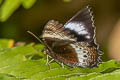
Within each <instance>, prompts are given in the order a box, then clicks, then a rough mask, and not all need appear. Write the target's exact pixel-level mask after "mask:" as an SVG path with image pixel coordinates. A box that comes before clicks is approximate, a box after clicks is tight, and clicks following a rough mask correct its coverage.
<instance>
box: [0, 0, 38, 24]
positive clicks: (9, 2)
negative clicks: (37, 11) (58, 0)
mask: <svg viewBox="0 0 120 80" xmlns="http://www.w3.org/2000/svg"><path fill="white" fill-rule="evenodd" d="M35 2H36V0H4V2H3V4H2V6H1V7H0V21H1V22H4V21H6V20H7V19H8V18H9V17H10V16H11V15H12V14H13V12H15V10H17V9H18V8H19V7H20V5H23V7H24V8H26V9H29V8H31V7H32V5H33V4H34V3H35ZM0 3H2V0H0Z"/></svg>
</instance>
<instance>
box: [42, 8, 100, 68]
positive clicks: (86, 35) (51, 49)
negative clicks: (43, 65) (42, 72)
mask: <svg viewBox="0 0 120 80" xmlns="http://www.w3.org/2000/svg"><path fill="white" fill-rule="evenodd" d="M42 40H43V43H44V44H45V46H46V49H45V51H46V53H47V55H49V56H50V57H51V58H52V59H54V60H55V61H57V62H61V63H63V64H66V65H68V66H70V67H76V66H79V67H83V68H85V67H91V68H92V67H96V66H98V64H100V63H101V62H102V61H101V55H102V52H101V51H100V50H99V46H98V44H97V43H96V38H95V26H94V21H93V15H92V11H91V8H89V7H88V6H87V7H85V8H83V9H82V10H80V11H79V12H78V13H77V14H76V15H75V16H73V17H72V18H71V19H70V20H69V21H68V22H66V23H65V24H64V25H63V24H60V23H59V22H58V21H55V20H50V21H49V22H48V23H47V24H46V26H45V27H44V30H43V33H42Z"/></svg>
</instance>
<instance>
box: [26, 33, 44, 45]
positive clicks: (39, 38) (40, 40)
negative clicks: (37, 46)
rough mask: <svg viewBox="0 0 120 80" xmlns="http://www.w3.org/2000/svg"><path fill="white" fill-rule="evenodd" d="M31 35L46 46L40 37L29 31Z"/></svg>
mask: <svg viewBox="0 0 120 80" xmlns="http://www.w3.org/2000/svg"><path fill="white" fill-rule="evenodd" d="M27 32H28V33H29V34H31V35H32V36H34V37H35V38H36V39H37V40H38V41H40V43H42V44H44V43H43V41H42V40H40V38H39V37H37V36H36V35H35V34H34V33H32V32H31V31H27Z"/></svg>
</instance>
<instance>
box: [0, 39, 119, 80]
mask: <svg viewBox="0 0 120 80" xmlns="http://www.w3.org/2000/svg"><path fill="white" fill-rule="evenodd" d="M10 42H11V40H7V39H0V45H2V46H1V47H0V79H1V80H18V79H19V80H22V79H23V80H24V79H28V80H29V79H30V80H104V79H106V80H111V79H115V80H119V75H120V62H116V61H115V60H110V61H107V62H103V63H102V64H100V65H99V66H98V67H96V68H80V67H75V68H71V67H68V66H66V65H65V68H62V67H61V66H60V64H59V63H56V62H55V61H53V62H52V63H50V65H46V56H45V54H44V53H43V52H42V50H43V49H44V46H43V45H42V44H37V45H35V46H33V44H29V45H25V46H17V47H13V48H8V45H9V44H10ZM49 60H50V59H49Z"/></svg>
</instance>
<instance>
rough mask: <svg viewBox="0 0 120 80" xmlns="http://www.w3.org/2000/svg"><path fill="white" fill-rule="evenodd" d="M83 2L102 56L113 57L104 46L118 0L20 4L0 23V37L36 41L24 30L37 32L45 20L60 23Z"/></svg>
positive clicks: (119, 12)
mask: <svg viewBox="0 0 120 80" xmlns="http://www.w3.org/2000/svg"><path fill="white" fill-rule="evenodd" d="M87 5H90V6H91V7H92V10H93V14H94V19H95V25H96V27H97V29H96V31H97V32H96V38H97V42H98V43H99V45H100V49H101V50H102V51H104V53H105V54H104V55H103V59H104V61H105V60H108V59H111V58H114V57H110V56H108V55H110V54H109V53H110V52H109V48H108V45H109V44H110V43H109V39H110V37H111V34H112V31H113V29H114V28H115V25H116V24H117V22H118V21H119V20H120V0H71V1H70V2H64V1H63V0H38V1H37V2H36V4H35V5H34V6H33V7H32V8H30V9H28V10H26V9H24V8H23V7H22V6H21V7H20V8H19V9H17V11H16V12H14V14H12V16H11V17H10V18H9V19H8V20H7V21H6V22H3V23H0V38H10V39H14V40H15V41H24V42H26V43H30V42H36V43H39V42H38V41H37V40H36V39H35V38H34V37H32V36H31V35H29V34H28V33H27V32H26V31H27V30H30V31H32V32H33V33H35V34H37V35H41V32H42V30H43V28H44V25H45V24H46V23H47V22H48V21H49V20H51V19H55V20H58V21H59V22H60V23H63V24H64V23H65V22H66V21H67V20H69V19H70V18H71V17H72V16H73V15H74V14H75V13H76V12H78V11H79V10H80V9H82V8H84V7H85V6H87ZM119 27H120V26H119ZM113 43H114V42H113ZM117 43H118V42H117ZM111 47H112V46H111ZM110 49H111V48H110ZM119 49H120V48H119ZM112 54H114V53H112ZM116 56H118V55H116ZM119 56H120V55H119ZM119 58H120V57H119Z"/></svg>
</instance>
